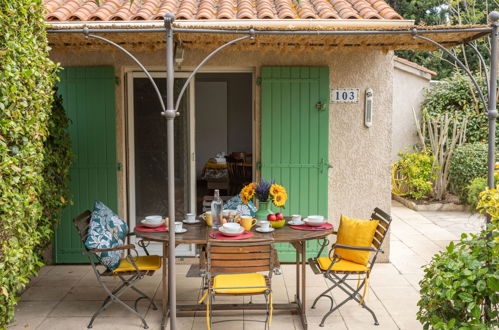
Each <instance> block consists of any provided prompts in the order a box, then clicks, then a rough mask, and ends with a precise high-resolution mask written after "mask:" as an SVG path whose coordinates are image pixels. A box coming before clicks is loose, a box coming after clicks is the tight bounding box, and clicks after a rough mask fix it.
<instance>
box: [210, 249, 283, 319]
mask: <svg viewBox="0 0 499 330" xmlns="http://www.w3.org/2000/svg"><path fill="white" fill-rule="evenodd" d="M273 251H274V245H273V242H272V241H271V240H268V241H262V242H258V243H244V242H237V243H235V242H226V243H224V242H208V245H207V248H206V252H207V264H208V267H207V274H206V284H207V289H206V291H205V294H204V295H203V298H201V300H200V303H201V302H204V301H205V302H206V320H207V322H206V323H207V327H208V329H211V326H212V324H213V323H218V322H213V314H212V309H211V308H210V306H211V305H212V303H213V298H214V297H215V296H218V295H221V296H253V295H264V297H265V301H266V302H267V317H266V319H265V321H260V322H265V328H266V329H268V327H269V326H270V323H271V322H272V286H271V279H272V269H273V258H272V256H273ZM227 321H234V320H224V321H219V322H227ZM255 321H258V320H255Z"/></svg>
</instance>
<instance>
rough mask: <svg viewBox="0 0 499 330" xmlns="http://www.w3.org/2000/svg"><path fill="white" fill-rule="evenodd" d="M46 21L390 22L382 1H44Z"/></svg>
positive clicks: (394, 15)
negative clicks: (171, 15)
mask: <svg viewBox="0 0 499 330" xmlns="http://www.w3.org/2000/svg"><path fill="white" fill-rule="evenodd" d="M43 4H44V6H45V9H46V11H47V13H46V14H45V19H46V20H47V21H113V20H120V21H134V20H145V21H148V20H161V19H163V17H164V15H165V14H166V13H169V12H171V13H174V14H175V16H176V18H177V19H180V20H205V19H390V20H399V19H402V17H401V16H400V15H399V14H398V13H397V12H396V11H395V10H394V9H393V8H392V7H390V6H389V5H388V4H387V3H386V1H385V0H300V1H297V0H135V1H134V2H133V4H130V1H129V0H100V6H98V5H97V4H96V3H95V1H94V0H43Z"/></svg>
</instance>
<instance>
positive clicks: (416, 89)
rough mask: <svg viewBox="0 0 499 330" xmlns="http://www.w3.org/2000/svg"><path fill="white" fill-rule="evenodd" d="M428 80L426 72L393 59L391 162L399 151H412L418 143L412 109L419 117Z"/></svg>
mask: <svg viewBox="0 0 499 330" xmlns="http://www.w3.org/2000/svg"><path fill="white" fill-rule="evenodd" d="M430 80H431V75H430V74H429V73H428V72H424V71H421V70H418V69H417V68H414V67H412V66H409V65H407V64H404V63H401V62H398V61H394V66H393V113H392V118H393V119H392V120H393V132H392V153H391V159H392V162H394V161H397V160H398V159H399V158H400V157H398V155H397V154H398V152H399V151H401V150H405V149H408V150H409V151H413V147H414V146H415V145H417V144H418V143H419V139H418V136H417V132H416V122H415V120H414V114H413V109H414V111H415V112H416V114H417V116H418V119H419V118H420V115H421V111H420V105H421V102H422V101H423V100H424V94H425V89H426V88H428V87H430Z"/></svg>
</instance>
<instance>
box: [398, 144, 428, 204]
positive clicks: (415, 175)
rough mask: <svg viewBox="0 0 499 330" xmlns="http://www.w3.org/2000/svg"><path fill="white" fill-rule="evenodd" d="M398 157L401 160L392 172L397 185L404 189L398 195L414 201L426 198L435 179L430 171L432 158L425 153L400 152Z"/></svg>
mask: <svg viewBox="0 0 499 330" xmlns="http://www.w3.org/2000/svg"><path fill="white" fill-rule="evenodd" d="M399 156H400V157H401V158H400V160H399V161H397V162H396V163H395V164H394V172H395V173H396V175H397V177H398V180H399V181H400V182H399V185H400V186H403V187H404V189H403V193H401V194H400V195H406V196H409V197H411V198H414V199H416V200H417V199H421V198H424V197H428V196H429V195H430V194H431V191H432V182H433V180H434V179H435V174H434V172H433V170H432V164H433V156H432V155H431V154H430V153H428V152H425V151H422V152H400V153H399ZM394 186H395V185H394Z"/></svg>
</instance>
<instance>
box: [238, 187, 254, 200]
mask: <svg viewBox="0 0 499 330" xmlns="http://www.w3.org/2000/svg"><path fill="white" fill-rule="evenodd" d="M239 196H241V200H242V202H243V203H244V204H248V202H249V201H250V200H252V199H253V196H255V184H254V183H250V184H248V185H246V186H244V188H243V189H241V193H240V194H239Z"/></svg>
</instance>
